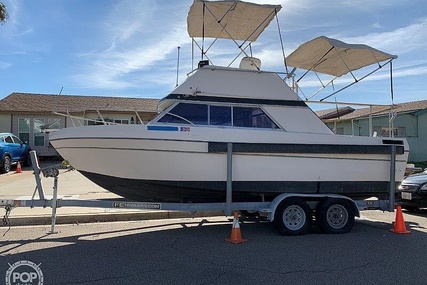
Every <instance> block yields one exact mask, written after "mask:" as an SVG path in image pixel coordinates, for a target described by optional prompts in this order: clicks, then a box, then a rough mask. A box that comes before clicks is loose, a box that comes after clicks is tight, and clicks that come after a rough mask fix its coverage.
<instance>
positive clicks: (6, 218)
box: [2, 205, 12, 236]
mask: <svg viewBox="0 0 427 285" xmlns="http://www.w3.org/2000/svg"><path fill="white" fill-rule="evenodd" d="M4 208H5V210H6V214H4V216H3V219H2V222H3V227H5V226H9V228H8V230H7V231H6V232H5V233H4V234H3V236H5V235H6V234H7V232H8V231H9V230H10V220H9V215H10V211H12V207H11V206H10V205H6V207H4Z"/></svg>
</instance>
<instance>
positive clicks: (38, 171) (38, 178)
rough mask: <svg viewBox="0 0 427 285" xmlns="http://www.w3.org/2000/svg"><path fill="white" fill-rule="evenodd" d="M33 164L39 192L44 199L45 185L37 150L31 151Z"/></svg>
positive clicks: (41, 198) (40, 197)
mask: <svg viewBox="0 0 427 285" xmlns="http://www.w3.org/2000/svg"><path fill="white" fill-rule="evenodd" d="M30 157H31V164H32V165H33V170H34V177H35V179H36V185H37V190H38V192H39V199H40V200H44V192H43V185H42V181H41V179H40V167H39V163H38V160H37V154H36V151H35V150H32V151H30Z"/></svg>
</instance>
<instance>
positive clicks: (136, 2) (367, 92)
mask: <svg viewBox="0 0 427 285" xmlns="http://www.w3.org/2000/svg"><path fill="white" fill-rule="evenodd" d="M0 1H1V2H3V3H4V4H5V5H6V7H7V10H8V13H9V19H8V20H7V22H6V23H5V24H3V25H0V99H2V98H4V97H5V96H7V95H9V94H10V93H12V92H28V93H39V94H63V95H96V96H114V97H133V98H159V99H160V98H162V97H164V96H166V95H167V94H168V93H170V92H171V91H172V90H173V89H174V88H175V86H176V83H177V78H178V82H179V83H182V82H183V81H184V80H185V79H186V78H187V74H188V72H190V71H191V70H192V68H193V67H194V62H195V63H197V62H198V61H199V60H200V51H199V50H197V49H194V52H193V49H192V44H191V39H190V37H189V36H188V34H187V30H186V18H187V13H188V10H189V8H190V6H191V4H192V1H191V0H179V1H176V0H162V1H160V0H157V1H155V0H124V1H121V0H114V1H113V0H103V1H101V0H92V1H87V0H86V1H84V0H62V1H54V0H31V1H28V0H27V1H24V0H22V1H21V0H0ZM251 2H255V3H260V4H280V5H281V6H282V9H281V11H280V12H279V14H278V21H279V27H280V35H279V32H278V29H277V22H276V21H275V20H274V21H273V22H272V23H271V25H270V26H269V27H268V28H267V29H266V30H265V31H264V33H263V34H262V35H261V36H260V38H259V39H258V40H257V41H256V42H254V43H253V45H252V52H253V56H255V57H258V58H260V59H261V61H262V69H264V70H269V71H284V70H285V67H284V64H283V55H282V54H283V53H282V49H281V45H280V41H279V39H280V37H281V38H282V41H283V46H284V53H285V55H289V54H290V53H291V52H292V51H293V50H295V49H296V48H297V47H298V46H299V45H301V44H302V43H304V42H306V41H308V40H311V39H313V38H316V37H318V36H327V37H331V38H334V39H338V40H341V41H344V42H347V43H355V44H367V45H370V46H372V47H374V48H376V49H379V50H382V51H385V52H387V53H390V54H394V55H397V56H398V58H397V59H396V60H394V61H393V80H392V81H393V99H394V101H393V102H395V103H400V102H409V101H417V100H427V8H426V5H425V2H424V0H413V1H408V0H406V1H405V0H376V1H372V0H352V1H351V0H322V1H318V0H298V1H295V0H282V1H279V0H269V1H264V0H253V1H251ZM199 42H200V41H199ZM178 47H180V48H179V55H180V56H179V71H178V74H177V63H178ZM237 53H238V50H237V48H236V46H235V45H234V44H233V43H232V44H231V45H230V43H229V42H218V43H215V44H214V45H213V47H212V49H211V50H210V51H209V52H208V55H210V56H211V59H212V60H213V62H214V64H216V65H223V64H228V63H229V62H230V61H231V60H232V59H233V58H234V56H235V55H237ZM192 54H194V56H193V57H192ZM193 58H194V60H193ZM236 64H237V65H238V62H237V63H235V64H234V65H232V66H236ZM363 72H364V71H363ZM363 72H362V71H360V76H362V75H363ZM302 73H303V71H302V70H297V74H296V75H297V77H299V76H300V75H302ZM177 75H178V76H177ZM389 75H390V69H389V65H387V66H386V67H384V68H382V69H381V70H380V71H379V72H376V73H374V74H373V75H372V76H371V77H368V78H370V79H369V80H368V78H367V79H364V80H362V81H361V82H359V83H357V84H355V85H353V86H351V87H349V88H347V89H345V90H344V91H343V92H340V93H338V94H337V95H335V96H333V97H331V98H329V99H328V100H330V101H339V102H360V103H368V104H390V103H391V88H390V78H389ZM307 78H308V79H309V80H307V82H306V83H303V82H300V87H301V90H303V91H302V93H299V95H300V97H301V98H303V99H305V98H308V97H310V95H311V94H313V93H314V91H315V90H317V89H318V88H319V87H320V85H319V82H318V81H317V80H315V81H316V84H317V85H316V84H314V83H313V82H314V81H313V79H314V78H313V77H307ZM322 79H323V78H322ZM348 80H352V79H351V77H349V79H347V78H342V79H341V82H345V81H348ZM339 82H340V81H338V80H337V81H336V84H334V85H333V86H329V87H328V88H326V89H325V90H324V91H323V92H321V93H319V94H317V95H316V96H315V97H313V98H312V100H319V99H321V98H323V97H325V96H326V95H329V94H330V93H332V92H333V91H334V90H337V89H338V88H339V86H340V85H339ZM333 88H335V89H333ZM325 92H326V93H325ZM323 94H324V95H323Z"/></svg>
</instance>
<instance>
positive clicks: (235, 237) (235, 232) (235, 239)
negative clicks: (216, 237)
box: [225, 212, 248, 244]
mask: <svg viewBox="0 0 427 285" xmlns="http://www.w3.org/2000/svg"><path fill="white" fill-rule="evenodd" d="M225 240H226V241H228V242H231V243H235V244H237V243H242V242H245V241H248V240H247V239H243V238H242V233H241V231H240V224H239V214H238V213H237V212H234V219H233V228H232V229H231V237H230V238H226V239H225Z"/></svg>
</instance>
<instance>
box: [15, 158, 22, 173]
mask: <svg viewBox="0 0 427 285" xmlns="http://www.w3.org/2000/svg"><path fill="white" fill-rule="evenodd" d="M21 172H22V168H21V163H20V162H19V161H18V164H16V173H21Z"/></svg>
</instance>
